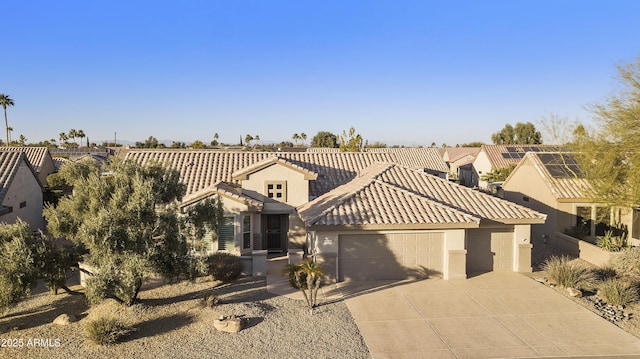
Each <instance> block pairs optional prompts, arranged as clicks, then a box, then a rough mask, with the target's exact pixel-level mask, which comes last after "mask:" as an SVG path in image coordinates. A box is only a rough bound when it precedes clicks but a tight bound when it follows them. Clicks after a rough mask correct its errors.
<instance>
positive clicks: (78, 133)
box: [76, 130, 86, 147]
mask: <svg viewBox="0 0 640 359" xmlns="http://www.w3.org/2000/svg"><path fill="white" fill-rule="evenodd" d="M76 136H78V138H80V147H82V139H83V138H85V137H86V135H85V134H84V131H82V130H78V132H77V133H76Z"/></svg>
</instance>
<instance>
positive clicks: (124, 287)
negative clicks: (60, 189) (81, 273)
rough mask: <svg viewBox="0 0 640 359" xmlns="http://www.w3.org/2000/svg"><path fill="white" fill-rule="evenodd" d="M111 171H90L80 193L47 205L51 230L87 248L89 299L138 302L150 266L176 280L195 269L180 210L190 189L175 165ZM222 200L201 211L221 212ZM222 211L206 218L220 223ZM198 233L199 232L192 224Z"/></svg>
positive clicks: (77, 184) (120, 165)
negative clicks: (190, 269)
mask: <svg viewBox="0 0 640 359" xmlns="http://www.w3.org/2000/svg"><path fill="white" fill-rule="evenodd" d="M105 170H106V171H105V172H102V173H96V172H95V171H85V172H83V173H84V174H85V175H86V176H85V177H80V178H77V179H76V180H75V181H74V183H73V185H74V193H73V196H70V197H66V198H63V199H61V200H60V201H59V203H58V206H57V207H56V208H53V207H48V208H46V209H45V216H46V218H47V221H48V229H49V232H50V233H51V234H52V235H54V236H57V237H65V238H68V239H70V240H72V241H73V242H74V243H76V244H77V245H79V246H82V247H84V248H85V249H86V250H87V254H86V255H85V256H84V261H85V262H86V263H87V264H88V265H90V266H91V267H93V268H94V271H93V274H94V275H92V276H91V277H90V278H89V279H88V281H87V297H88V299H89V301H90V302H99V301H101V300H102V299H105V298H114V299H116V300H117V301H119V302H121V303H124V304H127V305H131V304H133V303H134V302H135V300H136V299H137V297H138V293H139V291H140V288H141V286H142V284H143V282H144V281H145V279H146V278H147V276H148V275H149V274H151V273H157V274H160V275H162V276H163V277H164V278H167V279H170V280H175V279H177V278H180V277H183V276H186V275H188V273H189V263H190V260H189V246H188V243H189V233H190V231H189V230H187V229H188V228H189V226H188V225H186V222H187V221H188V220H189V214H187V215H185V216H180V215H179V213H178V210H177V205H178V203H179V200H181V198H182V196H183V194H184V193H185V186H184V185H183V184H182V183H181V182H180V179H179V173H178V172H177V171H176V170H170V169H168V168H165V167H164V166H162V165H161V164H158V163H151V164H147V165H145V166H141V165H139V164H136V163H133V162H124V161H116V162H114V163H111V164H109V165H108V166H107V168H106V169H105ZM215 202H216V201H212V202H207V203H206V204H205V206H204V207H198V208H199V210H200V211H205V212H206V211H211V208H210V207H214V208H215V210H217V211H221V207H220V206H219V205H217V204H216V203H215ZM220 217H221V215H216V216H211V217H209V218H204V219H202V218H200V219H198V221H197V224H198V225H201V226H203V225H208V226H213V227H215V225H216V224H215V223H214V222H216V221H217V220H218V219H219V218H220ZM191 232H192V231H191Z"/></svg>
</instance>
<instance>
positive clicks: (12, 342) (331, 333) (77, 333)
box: [0, 277, 369, 358]
mask: <svg viewBox="0 0 640 359" xmlns="http://www.w3.org/2000/svg"><path fill="white" fill-rule="evenodd" d="M74 288H75V289H77V288H79V287H74ZM209 293H213V294H214V295H216V296H218V298H219V303H218V304H217V305H215V306H213V307H207V306H206V305H205V304H204V301H203V297H204V296H205V294H209ZM140 299H141V300H140V303H138V304H135V305H133V306H131V307H124V306H121V305H119V304H117V303H115V302H113V301H110V300H107V301H106V302H104V303H103V304H101V305H99V306H96V307H92V308H89V307H88V306H87V305H86V304H85V300H84V296H83V295H70V294H66V293H65V294H59V295H57V296H52V295H49V294H48V293H47V292H46V291H45V292H43V293H39V294H35V295H32V296H31V297H29V298H28V299H27V300H26V301H24V302H22V303H20V304H19V305H18V306H16V307H15V308H13V309H12V310H10V311H8V312H7V313H5V315H4V316H3V317H2V318H0V333H1V334H2V335H1V338H2V340H3V342H2V344H3V347H2V348H0V357H2V358H16V357H23V358H26V357H28V358H80V357H84V358H248V357H250V358H259V357H291V358H322V357H325V358H326V357H344V358H368V357H369V351H368V349H367V347H366V345H365V343H364V340H363V339H362V336H361V335H360V332H359V331H358V328H357V326H356V324H355V322H354V320H353V318H352V316H351V313H350V312H349V310H348V309H347V307H346V305H345V304H344V303H343V302H336V303H331V304H326V305H321V306H319V307H318V308H316V309H315V310H314V314H313V315H310V314H309V310H308V308H306V307H305V306H304V303H302V302H300V301H296V300H292V299H288V298H285V297H281V296H275V295H273V294H271V293H269V292H267V290H266V281H265V278H264V277H245V278H241V279H240V280H239V281H237V282H236V283H233V284H227V285H218V282H214V281H212V280H210V279H205V278H202V279H200V280H198V281H196V283H191V282H188V281H185V282H180V283H177V284H164V285H159V286H157V287H155V288H148V289H146V290H144V291H142V292H141V295H140ZM62 313H67V314H73V315H75V316H76V317H78V321H77V322H74V323H71V324H69V325H66V326H61V325H56V324H52V322H53V320H54V319H55V318H56V317H57V316H58V315H60V314H62ZM101 314H112V315H115V316H117V317H118V318H120V319H121V320H123V321H125V322H126V323H127V324H129V325H132V326H133V327H134V328H135V332H133V333H132V334H130V335H129V336H127V337H126V338H125V339H124V341H123V342H121V343H119V344H115V345H108V346H99V345H97V344H94V343H93V342H91V341H89V340H88V339H87V338H86V334H85V330H84V326H85V325H86V323H87V322H88V321H89V320H91V319H92V318H96V317H98V316H100V315H101ZM222 315H225V316H229V315H236V316H238V317H241V318H243V321H244V325H245V329H243V330H242V331H240V332H239V333H235V334H230V333H223V332H218V331H216V330H215V329H214V327H213V320H214V319H218V318H219V317H220V316H222ZM12 346H13V347H12Z"/></svg>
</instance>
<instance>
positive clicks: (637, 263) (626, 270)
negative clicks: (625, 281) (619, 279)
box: [610, 247, 640, 281]
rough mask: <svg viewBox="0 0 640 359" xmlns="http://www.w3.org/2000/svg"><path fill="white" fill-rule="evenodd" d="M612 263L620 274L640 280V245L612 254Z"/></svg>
mask: <svg viewBox="0 0 640 359" xmlns="http://www.w3.org/2000/svg"><path fill="white" fill-rule="evenodd" d="M610 264H611V267H612V268H613V269H614V270H615V271H616V272H617V273H618V274H619V275H622V276H628V277H630V278H632V279H633V280H635V281H640V247H631V248H627V249H625V250H623V251H620V252H618V253H614V254H612V255H611V260H610Z"/></svg>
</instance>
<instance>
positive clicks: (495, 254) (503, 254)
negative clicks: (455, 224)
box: [467, 229, 513, 274]
mask: <svg viewBox="0 0 640 359" xmlns="http://www.w3.org/2000/svg"><path fill="white" fill-rule="evenodd" d="M491 271H513V231H511V230H509V229H469V230H467V273H468V274H477V273H486V272H491Z"/></svg>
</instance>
